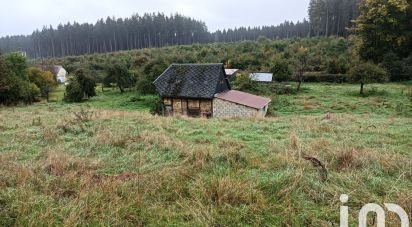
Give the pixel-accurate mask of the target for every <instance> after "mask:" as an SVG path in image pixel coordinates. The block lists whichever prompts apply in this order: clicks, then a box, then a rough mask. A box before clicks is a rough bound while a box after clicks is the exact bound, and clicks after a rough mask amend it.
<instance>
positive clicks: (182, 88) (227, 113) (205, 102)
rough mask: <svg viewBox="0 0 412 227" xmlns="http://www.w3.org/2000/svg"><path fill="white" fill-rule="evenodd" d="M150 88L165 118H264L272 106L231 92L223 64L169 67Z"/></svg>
mask: <svg viewBox="0 0 412 227" xmlns="http://www.w3.org/2000/svg"><path fill="white" fill-rule="evenodd" d="M153 84H154V86H155V87H156V90H157V91H158V92H159V94H160V96H161V98H162V104H163V108H162V109H163V114H164V115H187V116H192V117H264V116H265V115H266V112H267V108H268V105H269V103H270V102H271V100H270V99H268V98H264V97H260V96H256V95H252V94H249V93H245V92H241V91H236V90H232V89H231V87H230V84H229V80H228V77H227V75H226V73H225V69H224V66H223V64H172V65H170V66H169V67H168V68H167V69H166V71H164V72H163V73H162V74H161V75H160V76H159V77H158V78H157V79H156V80H155V81H154V82H153Z"/></svg>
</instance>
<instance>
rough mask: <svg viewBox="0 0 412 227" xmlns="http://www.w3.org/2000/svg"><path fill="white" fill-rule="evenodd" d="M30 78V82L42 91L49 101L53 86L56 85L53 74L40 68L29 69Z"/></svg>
mask: <svg viewBox="0 0 412 227" xmlns="http://www.w3.org/2000/svg"><path fill="white" fill-rule="evenodd" d="M28 76H29V80H30V81H31V82H32V83H34V84H35V85H36V86H37V87H38V88H39V89H40V92H41V95H42V96H43V97H46V100H47V101H49V93H50V91H51V89H52V88H53V86H54V85H56V81H55V80H54V76H53V74H52V73H51V72H48V71H43V70H41V69H38V68H29V69H28Z"/></svg>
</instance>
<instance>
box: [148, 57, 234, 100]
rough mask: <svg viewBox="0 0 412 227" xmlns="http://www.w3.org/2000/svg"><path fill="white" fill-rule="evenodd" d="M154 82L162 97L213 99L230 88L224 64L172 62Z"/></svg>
mask: <svg viewBox="0 0 412 227" xmlns="http://www.w3.org/2000/svg"><path fill="white" fill-rule="evenodd" d="M153 84H154V85H155V87H156V90H157V91H158V92H159V93H160V96H162V97H178V98H205V99H212V98H213V97H214V95H215V94H216V93H220V92H224V91H227V90H230V84H229V81H228V80H227V78H226V74H225V70H224V67H223V64H172V65H170V66H169V68H167V69H166V71H164V72H163V73H162V74H161V75H160V76H159V77H158V78H157V79H156V80H155V81H154V82H153Z"/></svg>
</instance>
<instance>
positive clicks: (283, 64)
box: [270, 56, 292, 82]
mask: <svg viewBox="0 0 412 227" xmlns="http://www.w3.org/2000/svg"><path fill="white" fill-rule="evenodd" d="M270 64H271V68H270V72H271V73H273V76H274V79H275V80H276V81H279V82H281V81H289V80H290V79H291V74H292V72H291V70H290V67H289V62H288V61H287V60H286V59H283V58H282V57H280V56H276V57H275V58H273V59H272V61H271V63H270Z"/></svg>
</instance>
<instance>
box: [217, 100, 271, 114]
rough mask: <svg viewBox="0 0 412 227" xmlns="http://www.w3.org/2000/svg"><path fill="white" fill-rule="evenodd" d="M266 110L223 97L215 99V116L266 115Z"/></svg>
mask: <svg viewBox="0 0 412 227" xmlns="http://www.w3.org/2000/svg"><path fill="white" fill-rule="evenodd" d="M264 115H265V111H264V109H263V110H257V109H254V108H251V107H247V106H243V105H240V104H236V103H233V102H229V101H225V100H222V99H218V98H215V99H213V117H264Z"/></svg>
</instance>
